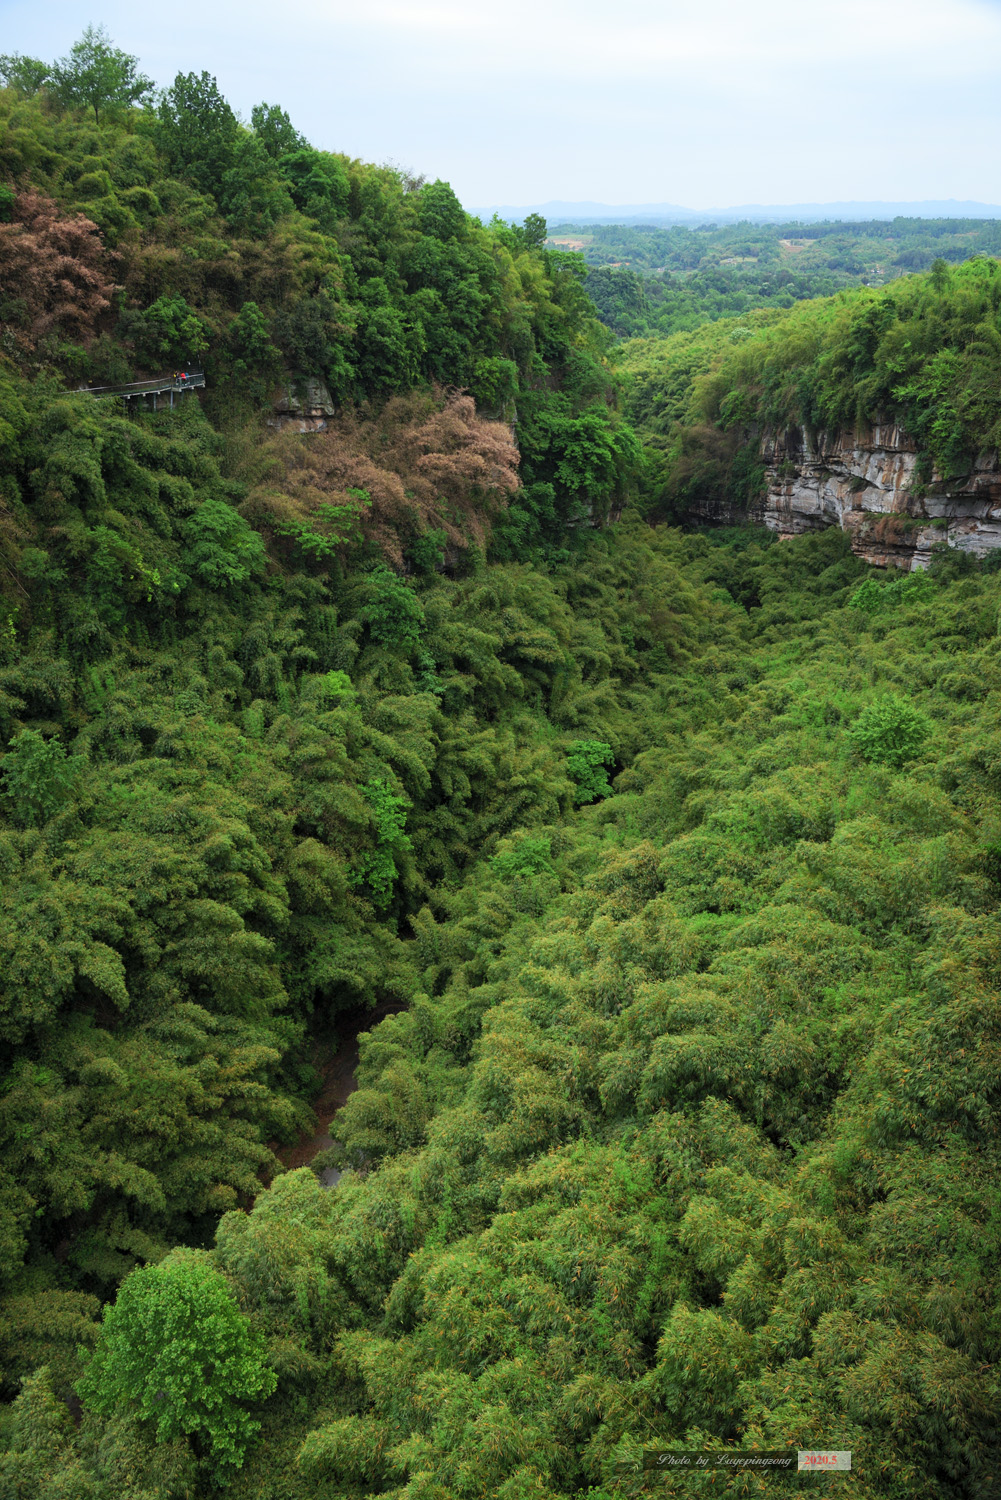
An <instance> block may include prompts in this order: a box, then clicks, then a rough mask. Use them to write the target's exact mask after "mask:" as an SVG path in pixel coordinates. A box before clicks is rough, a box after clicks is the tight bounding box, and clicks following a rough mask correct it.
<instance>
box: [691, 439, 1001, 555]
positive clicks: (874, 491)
mask: <svg viewBox="0 0 1001 1500" xmlns="http://www.w3.org/2000/svg"><path fill="white" fill-rule="evenodd" d="M761 452H762V457H763V459H764V460H765V464H766V466H767V478H768V491H767V494H766V496H765V497H764V499H763V500H762V501H761V503H760V504H759V505H758V506H756V507H754V509H753V511H752V512H751V514H750V515H749V516H748V519H750V520H756V521H759V522H763V523H764V524H765V525H766V526H767V527H769V528H770V530H772V531H777V532H778V533H779V535H780V536H782V537H790V536H799V535H801V534H802V533H803V532H805V531H820V530H822V529H823V528H825V527H827V526H840V527H841V529H842V531H845V532H847V533H848V535H849V536H850V537H851V543H852V550H853V551H854V552H856V553H857V554H858V555H859V556H860V557H863V558H865V560H866V561H867V562H870V563H875V564H876V565H877V566H880V567H886V566H887V565H888V564H893V565H894V566H895V567H902V568H906V569H913V568H923V567H927V565H928V562H929V560H930V555H931V549H932V547H933V546H935V545H936V544H938V543H942V542H947V543H948V544H949V546H951V547H957V548H959V549H960V550H962V551H964V552H973V553H975V554H976V555H977V556H978V557H982V556H984V555H985V554H986V553H988V552H991V551H993V549H994V548H995V547H1001V468H999V464H998V455H997V454H996V453H984V454H981V455H980V456H979V457H978V459H977V461H976V463H975V465H974V466H973V468H972V469H971V470H970V472H969V473H968V474H962V475H958V476H957V475H952V476H950V477H948V478H946V477H945V476H943V475H942V474H939V473H937V472H933V473H932V475H931V477H930V478H927V479H925V480H922V479H921V478H920V476H919V474H918V473H917V472H916V470H917V462H918V454H917V447H916V445H915V444H914V442H913V441H912V440H911V439H910V438H909V437H908V436H907V434H906V433H904V432H902V431H901V429H900V428H899V427H895V426H891V425H876V426H873V427H869V428H866V429H863V430H861V431H859V432H838V433H833V434H828V433H820V434H814V435H812V436H811V434H810V433H808V432H807V431H806V429H805V428H793V429H791V430H789V431H786V432H783V433H774V432H773V433H766V434H765V436H764V437H763V439H762V447H761ZM702 519H704V520H716V519H718V518H717V517H710V516H708V515H707V516H705V517H703V518H702ZM727 519H731V518H730V517H729V516H728V517H727ZM733 519H736V518H735V517H734V518H733Z"/></svg>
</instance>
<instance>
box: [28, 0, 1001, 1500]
mask: <svg viewBox="0 0 1001 1500" xmlns="http://www.w3.org/2000/svg"><path fill="white" fill-rule="evenodd" d="M74 59H75V61H74ZM91 64H93V66H94V67H95V68H97V66H98V64H100V65H101V67H104V65H105V64H107V66H108V68H109V69H111V68H112V65H113V66H114V68H117V69H118V72H117V74H115V75H114V76H116V77H117V78H118V83H117V84H115V86H114V89H111V91H110V92H109V91H108V89H109V88H111V86H110V85H101V87H102V88H103V89H105V92H103V93H101V95H100V97H98V98H96V102H95V97H94V96H93V95H88V94H87V93H86V92H85V90H84V89H83V85H82V84H81V85H80V88H79V89H78V91H77V92H75V93H74V92H73V91H72V90H69V91H68V90H67V88H66V87H64V86H63V83H62V82H60V80H62V79H64V78H65V77H66V76H69V75H72V76H77V75H74V74H73V69H74V68H75V67H77V66H78V67H79V75H78V81H79V78H84V77H85V76H89V75H87V68H89V67H90V66H91ZM60 70H62V71H60ZM101 76H102V77H103V76H105V75H103V74H102V75H101ZM109 76H110V75H109ZM0 81H2V82H3V85H4V87H3V88H2V90H0V285H2V292H0V322H2V325H3V326H2V330H0V955H2V961H0V1048H2V1058H0V1140H2V1143H3V1150H2V1153H0V1248H2V1255H0V1383H2V1392H0V1395H2V1398H3V1402H4V1405H3V1407H2V1410H0V1493H2V1494H3V1495H4V1496H5V1497H6V1496H10V1497H11V1500H69V1497H72V1500H78V1497H79V1500H121V1497H123V1496H129V1497H134V1500H182V1497H185V1500H210V1497H213V1496H216V1495H218V1494H219V1493H225V1494H227V1495H229V1496H232V1497H233V1500H363V1497H370V1496H371V1497H375V1496H386V1497H394V1500H487V1497H489V1500H493V1497H497V1500H529V1497H533V1500H558V1497H565V1500H585V1497H588V1500H613V1497H626V1496H633V1495H637V1494H640V1493H644V1492H645V1488H646V1486H647V1485H648V1480H647V1479H645V1478H644V1469H643V1465H644V1460H645V1458H649V1456H650V1455H652V1454H654V1453H656V1452H660V1451H663V1450H664V1449H671V1448H674V1449H683V1450H691V1449H699V1450H701V1449H708V1450H719V1451H732V1450H744V1449H757V1450H775V1449H781V1450H790V1449H791V1450H796V1449H800V1448H803V1449H814V1448H822V1449H835V1450H843V1449H848V1450H851V1452H852V1471H851V1474H850V1475H846V1476H844V1481H845V1483H846V1484H847V1487H849V1488H850V1489H851V1490H852V1492H853V1494H855V1495H857V1496H858V1497H859V1500H913V1497H915V1496H919V1497H923V1500H990V1497H992V1496H993V1495H994V1494H996V1493H997V1487H998V1474H999V1464H1001V1451H999V1444H998V1430H997V1419H996V1418H997V1409H998V1400H999V1396H1001V1389H999V1382H998V1374H997V1368H998V1366H997V1361H998V1352H999V1342H1001V1315H999V1305H998V1300H997V1286H998V1280H999V1272H1001V1265H999V1245H1001V1239H999V1233H998V1230H999V1223H1001V1199H999V1191H998V1182H999V1180H1001V1171H999V1168H1001V1141H999V1133H998V1114H997V1099H998V1089H999V1071H998V1055H999V1054H998V1036H999V1011H998V985H999V976H1001V941H999V938H1001V932H999V924H998V910H999V900H1001V818H999V812H998V807H999V801H998V798H999V793H1001V785H999V769H998V768H999V765H1001V755H999V741H998V731H997V719H998V708H999V704H1001V637H999V617H1001V575H999V573H998V571H997V570H996V569H992V568H991V567H989V566H987V565H984V566H980V565H978V564H977V563H976V561H975V560H974V559H972V558H970V557H968V556H962V555H959V554H957V553H954V552H950V551H949V549H948V548H945V547H943V548H942V549H941V550H939V551H937V552H936V554H935V556H934V558H933V562H932V566H931V568H930V569H929V570H928V572H927V573H925V574H922V575H920V577H918V576H915V575H906V576H905V575H899V576H897V575H887V574H882V573H880V572H879V571H877V570H874V569H872V568H869V567H867V566H866V565H865V564H864V563H862V562H861V561H860V560H859V559H858V558H857V557H855V556H854V555H853V554H852V552H851V548H850V546H849V542H848V539H847V538H846V537H845V536H844V535H842V534H841V533H840V532H838V531H834V530H832V531H828V532H825V533H822V534H817V535H813V536H805V537H800V538H797V539H794V540H791V541H782V542H779V541H778V540H777V539H776V538H775V536H774V535H773V534H771V533H768V532H765V531H763V530H757V529H755V528H750V527H745V528H734V529H732V530H717V531H714V532H706V533H703V532H696V533H693V532H688V533H686V532H683V531H682V530H680V529H678V528H677V527H674V526H671V525H668V524H666V522H667V521H668V520H669V519H670V518H671V516H672V514H673V512H674V509H676V508H677V506H678V503H679V502H680V501H681V500H683V499H684V495H683V482H682V481H683V480H684V483H687V482H688V479H686V478H685V477H684V476H686V475H687V476H689V478H690V477H691V476H692V475H693V474H695V475H696V479H697V480H698V482H700V483H705V484H706V485H710V486H715V487H716V488H717V489H718V488H719V486H720V485H728V486H730V488H731V491H732V492H733V493H736V492H737V491H738V490H740V488H741V486H742V487H743V491H742V492H749V491H750V490H751V489H752V488H753V486H754V485H755V484H756V483H759V482H760V473H759V472H758V470H757V469H756V464H757V461H758V458H759V457H760V454H759V450H758V449H757V448H755V441H756V436H755V435H757V439H760V433H761V431H762V430H763V429H764V428H766V427H767V426H768V424H773V425H777V424H782V423H787V424H788V423H797V422H798V423H804V424H822V423H828V424H834V423H839V422H851V421H855V420H871V419H873V418H875V417H877V416H879V415H880V414H885V415H886V416H889V417H892V419H893V420H895V421H899V422H900V423H902V424H904V425H905V426H906V427H907V428H908V430H909V431H911V432H912V433H913V434H914V436H915V438H916V440H917V441H918V442H919V443H920V444H921V445H922V451H923V452H924V453H925V454H926V455H927V457H928V461H929V462H934V463H937V464H939V465H946V466H947V465H950V464H952V465H956V466H958V465H961V464H962V463H964V462H968V461H969V456H970V455H971V454H974V453H976V452H979V451H981V450H983V449H985V448H996V446H997V441H998V434H999V432H1001V427H999V425H998V424H999V422H1001V412H999V411H998V408H997V402H998V400H999V397H998V390H999V389H1001V386H999V383H998V381H997V380H996V379H995V375H996V373H997V371H996V369H995V365H996V351H997V348H998V347H1001V345H998V338H999V333H998V326H997V325H998V316H997V309H998V296H997V295H996V293H997V289H998V285H999V278H998V277H997V274H996V272H997V263H996V261H994V260H993V259H990V258H984V259H977V260H972V261H969V262H967V263H965V264H962V265H955V266H952V265H950V264H948V263H947V261H946V260H945V259H944V258H943V259H942V260H941V263H940V264H937V265H934V266H932V267H931V268H930V269H929V270H928V271H927V273H925V272H923V271H919V272H916V273H915V274H914V275H907V276H905V277H903V278H901V279H899V280H894V281H893V282H892V283H891V284H889V285H887V286H883V287H854V288H847V289H843V290H840V291H837V292H836V294H835V295H833V296H831V297H823V298H814V299H810V300H803V301H800V302H798V303H797V304H796V305H795V306H792V307H765V308H751V309H749V310H747V311H746V312H742V313H741V314H740V316H739V317H737V318H733V317H731V318H719V317H716V316H715V313H716V312H717V311H718V308H717V307H715V306H714V305H709V300H707V303H706V306H704V307H703V309H702V312H703V314H704V316H703V315H700V316H699V318H698V326H694V325H693V326H692V327H690V328H682V329H681V331H676V332H675V333H673V335H672V336H671V337H670V338H658V339H654V338H645V339H642V340H637V341H634V342H631V343H629V344H627V345H625V346H623V347H621V348H618V349H616V348H613V339H612V335H611V334H610V333H609V331H608V329H607V328H605V327H603V325H602V323H601V321H600V320H599V319H598V317H596V309H595V303H594V302H592V300H591V299H590V297H589V294H588V287H591V288H592V290H594V289H595V287H596V283H595V282H594V279H593V277H592V278H591V279H590V280H589V279H588V272H587V267H586V265H585V264H584V263H583V262H582V261H581V258H580V256H579V254H578V253H577V252H575V251H574V250H573V249H571V248H568V247H555V248H554V247H552V246H549V247H547V245H546V226H545V224H544V223H542V222H541V221H537V220H532V219H530V220H528V221H526V223H525V224H524V225H522V226H512V225H505V224H502V223H500V222H499V221H494V222H493V223H491V224H488V225H484V224H481V223H479V222H477V221H476V220H474V219H471V218H470V217H469V216H468V215H467V214H466V213H465V212H464V211H463V209H462V207H461V204H460V203H459V202H458V199H457V198H456V196H455V194H454V193H453V191H452V189H451V187H450V186H449V185H448V184H447V183H443V182H433V183H428V182H425V181H424V180H423V179H421V178H419V177H415V176H413V175H412V174H410V173H409V172H403V171H400V170H398V169H396V168H390V167H385V166H383V167H375V166H371V165H367V164H365V163H362V162H358V161H354V160H352V159H349V158H348V157H346V156H343V155H340V154H338V153H335V152H327V151H321V150H318V149H316V148H314V147H313V146H311V145H310V143H309V142H308V141H306V140H305V139H304V138H303V136H302V135H301V134H300V133H299V131H298V130H297V129H296V127H295V125H294V123H293V120H292V118H291V117H290V116H289V115H288V114H287V113H286V112H285V110H284V109H283V108H282V107H281V106H280V105H278V104H274V103H261V104H260V105H258V106H257V107H255V109H254V110H253V111H252V115H251V121H250V124H249V125H248V124H245V123H243V122H241V121H240V120H239V119H238V118H237V116H236V113H235V112H234V111H233V109H232V108H231V106H230V105H229V103H228V102H227V101H226V99H225V98H224V97H223V95H222V94H221V92H220V90H219V88H218V84H217V81H216V80H215V79H214V78H212V77H211V75H209V74H207V73H205V72H199V71H191V72H187V73H182V74H179V75H178V76H177V78H176V79H175V80H174V82H173V84H172V85H171V86H170V87H169V88H167V89H165V90H163V91H162V92H161V93H160V94H159V95H158V96H155V97H153V96H151V95H150V94H148V92H147V90H146V87H145V84H146V80H145V79H144V77H143V75H142V74H141V72H140V70H139V64H138V60H136V59H132V58H129V57H127V55H125V54H121V53H119V52H118V51H117V49H116V48H115V47H114V44H113V42H112V41H111V40H110V39H109V38H108V37H107V36H106V35H104V34H103V33H100V32H95V31H94V30H93V29H92V28H90V29H89V30H88V33H85V36H84V38H83V39H82V41H81V43H79V44H77V46H76V47H74V48H72V49H71V51H70V53H69V54H68V59H66V60H64V61H63V63H60V64H53V65H49V64H46V63H44V62H41V61H39V60H36V59H32V58H23V57H19V58H17V57H16V58H11V57H5V58H3V59H0ZM95 87H96V85H95ZM115 89H117V90H118V92H117V93H116V92H115ZM686 295H690V296H691V298H692V299H693V305H695V304H697V303H698V302H699V298H701V297H702V293H701V292H700V291H699V290H698V288H695V289H693V290H691V291H690V294H689V293H686ZM710 300H711V299H710ZM195 360H198V361H199V363H200V365H203V366H204V370H205V374H206V380H207V386H206V388H205V392H204V397H202V396H201V395H200V394H195V393H187V394H185V395H184V396H183V399H179V400H178V401H177V403H176V404H175V406H174V409H173V410H157V411H153V410H149V409H135V410H132V411H131V412H130V411H129V409H128V408H127V407H126V405H125V404H124V403H123V402H122V401H121V400H120V399H117V398H116V397H115V396H113V395H112V396H103V397H95V396H94V395H92V394H90V392H89V391H88V390H87V389H81V387H86V386H90V385H95V386H96V385H108V384H112V385H113V384H116V383H124V382H126V381H129V380H132V379H137V378H140V377H142V376H144V375H146V374H149V375H157V374H160V373H162V372H163V371H164V370H169V369H173V368H175V367H176V366H177V365H179V364H188V363H192V364H193V363H194V361H195ZM318 384H322V385H323V386H325V387H326V394H327V395H328V396H329V397H330V400H329V402H327V401H324V402H322V403H321V405H322V406H323V407H324V408H327V407H329V410H327V411H326V414H325V415H324V416H323V417H322V426H321V425H317V426H316V427H315V429H314V430H310V431H303V430H300V428H301V426H303V425H305V424H304V423H302V424H300V421H299V418H298V417H296V416H295V414H294V406H293V402H292V398H293V397H294V398H295V399H296V400H300V402H301V398H302V393H303V392H304V391H306V390H307V389H308V388H309V387H310V386H312V388H313V389H315V388H316V387H317V385H318ZM290 411H291V415H290ZM319 420H320V419H317V421H318V422H319ZM644 445H645V446H644ZM685 464H687V465H688V467H687V468H685V467H684V466H685ZM672 476H673V477H672ZM679 476H680V477H679ZM692 482H695V481H694V480H693V481H692ZM672 484H673V485H674V489H673V490H672V488H671V486H672ZM374 1021H377V1024H370V1023H371V1022H374ZM339 1027H341V1028H344V1027H349V1028H350V1029H351V1030H352V1031H360V1032H361V1035H360V1039H359V1051H360V1061H359V1065H358V1069H357V1082H358V1087H357V1089H356V1091H355V1092H354V1093H353V1094H352V1095H351V1097H350V1100H349V1102H348V1103H347V1104H346V1105H344V1107H343V1108H342V1109H341V1110H340V1111H339V1113H338V1115H337V1118H336V1125H335V1127H334V1129H335V1133H336V1141H337V1144H336V1145H334V1146H332V1147H330V1148H329V1149H328V1150H326V1151H324V1152H323V1153H321V1154H320V1155H319V1156H317V1157H316V1158H315V1159H314V1160H313V1161H312V1162H311V1163H310V1164H309V1165H306V1166H303V1167H299V1168H297V1169H294V1170H286V1169H285V1164H284V1161H283V1158H286V1159H287V1158H288V1155H289V1152H290V1151H291V1150H292V1149H294V1148H295V1147H296V1146H297V1144H298V1143H300V1142H301V1141H303V1140H306V1141H308V1140H309V1139H310V1138H311V1137H312V1135H313V1132H314V1131H315V1129H316V1127H317V1119H316V1116H315V1115H314V1112H313V1105H314V1103H317V1102H318V1099H319V1097H320V1096H321V1090H322V1087H323V1085H324V1082H325V1069H326V1068H327V1067H328V1065H329V1063H330V1061H331V1053H332V1051H333V1049H334V1048H335V1046H336V1045H337V1041H336V1038H337V1032H338V1028H339ZM330 1168H335V1169H336V1172H340V1173H342V1174H343V1175H341V1176H340V1178H339V1180H338V1181H337V1182H336V1185H335V1186H329V1185H324V1182H325V1181H326V1182H327V1183H328V1184H329V1181H330V1179H329V1177H326V1178H324V1174H326V1173H327V1172H328V1171H329V1169H330ZM655 1482H656V1483H657V1485H658V1488H659V1490H660V1492H661V1493H664V1494H668V1495H679V1496H680V1495H681V1494H684V1495H686V1496H687V1495H689V1494H691V1493H692V1492H693V1491H694V1492H696V1493H707V1492H713V1493H717V1494H718V1493H726V1494H733V1495H738V1494H740V1495H745V1496H747V1495H754V1496H756V1495H762V1496H763V1495H764V1494H765V1491H766V1489H767V1490H768V1492H769V1493H771V1492H772V1491H773V1490H778V1491H780V1492H785V1491H789V1490H794V1489H799V1488H802V1487H803V1486H804V1485H808V1484H816V1483H817V1482H818V1481H817V1480H816V1479H815V1478H814V1477H813V1476H807V1477H806V1478H805V1479H804V1480H802V1481H801V1480H800V1478H799V1475H798V1474H797V1473H795V1472H790V1473H785V1474H767V1475H763V1474H760V1473H754V1472H750V1473H743V1474H740V1475H734V1474H732V1473H726V1472H725V1471H715V1472H708V1473H704V1474H699V1475H691V1474H686V1475H683V1476H671V1475H666V1476H661V1475H658V1476H656V1478H655ZM822 1482H825V1483H826V1482H827V1481H822ZM836 1482H841V1481H836Z"/></svg>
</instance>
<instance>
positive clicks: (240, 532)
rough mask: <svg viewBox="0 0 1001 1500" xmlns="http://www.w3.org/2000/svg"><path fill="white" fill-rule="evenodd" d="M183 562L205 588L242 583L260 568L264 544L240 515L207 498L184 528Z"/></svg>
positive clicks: (261, 566)
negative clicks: (184, 546)
mask: <svg viewBox="0 0 1001 1500" xmlns="http://www.w3.org/2000/svg"><path fill="white" fill-rule="evenodd" d="M185 533H186V535H187V538H188V550H187V554H186V557H185V561H186V562H187V563H188V565H189V566H190V567H192V568H193V569H194V571H195V573H196V574H197V575H198V577H199V579H200V580H201V582H202V583H206V584H208V586H209V588H213V589H222V588H231V587H232V586H233V585H234V584H238V583H246V582H247V580H248V578H250V577H251V575H252V574H254V573H260V572H261V571H262V570H263V568H264V560H265V558H264V543H263V541H262V540H261V538H260V536H259V535H258V533H257V532H256V531H254V530H253V528H252V527H251V526H249V525H248V524H247V522H246V521H245V520H244V518H243V516H241V515H240V512H239V511H237V510H234V509H233V507H232V506H231V505H228V504H227V503H226V501H225V500H218V499H215V498H213V497H212V496H209V497H208V498H207V499H205V500H203V501H202V503H201V505H200V506H199V507H198V509H197V510H196V511H195V513H194V515H192V516H191V517H190V519H189V520H188V522H187V523H186V525H185Z"/></svg>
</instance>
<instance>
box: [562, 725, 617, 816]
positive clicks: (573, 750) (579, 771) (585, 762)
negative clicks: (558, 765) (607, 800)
mask: <svg viewBox="0 0 1001 1500" xmlns="http://www.w3.org/2000/svg"><path fill="white" fill-rule="evenodd" d="M569 749H570V753H569V756H568V757H567V774H568V775H569V777H570V780H571V781H572V782H573V783H574V785H575V786H576V788H577V790H576V791H575V792H574V801H575V802H576V803H578V804H580V803H581V802H597V801H598V799H599V798H601V797H607V796H608V795H609V793H610V792H611V790H612V788H611V787H610V786H609V783H608V772H607V771H606V770H605V767H606V766H608V765H611V763H612V758H613V757H612V747H611V745H606V744H604V743H603V742H602V741H601V740H574V742H573V743H572V744H571V745H570V747H569Z"/></svg>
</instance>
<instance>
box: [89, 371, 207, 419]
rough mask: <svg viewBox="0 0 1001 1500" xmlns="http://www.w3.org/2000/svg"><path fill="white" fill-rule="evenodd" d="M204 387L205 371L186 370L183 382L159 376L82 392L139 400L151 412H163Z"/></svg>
mask: <svg viewBox="0 0 1001 1500" xmlns="http://www.w3.org/2000/svg"><path fill="white" fill-rule="evenodd" d="M204 385H205V372H204V370H185V372H184V378H183V380H182V379H181V377H180V376H179V375H159V376H157V378H156V379H155V380H133V381H132V382H131V384H130V385H90V386H81V387H80V390H81V392H82V393H83V394H85V395H88V396H120V397H121V399H122V400H123V401H125V402H132V401H134V400H136V399H139V400H141V401H146V402H148V403H149V410H150V411H161V410H165V409H171V408H173V405H174V397H175V396H177V397H178V398H180V397H181V396H184V395H186V394H187V393H188V391H197V390H200V389H203V388H204ZM165 397H168V398H169V400H164V398H165Z"/></svg>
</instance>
